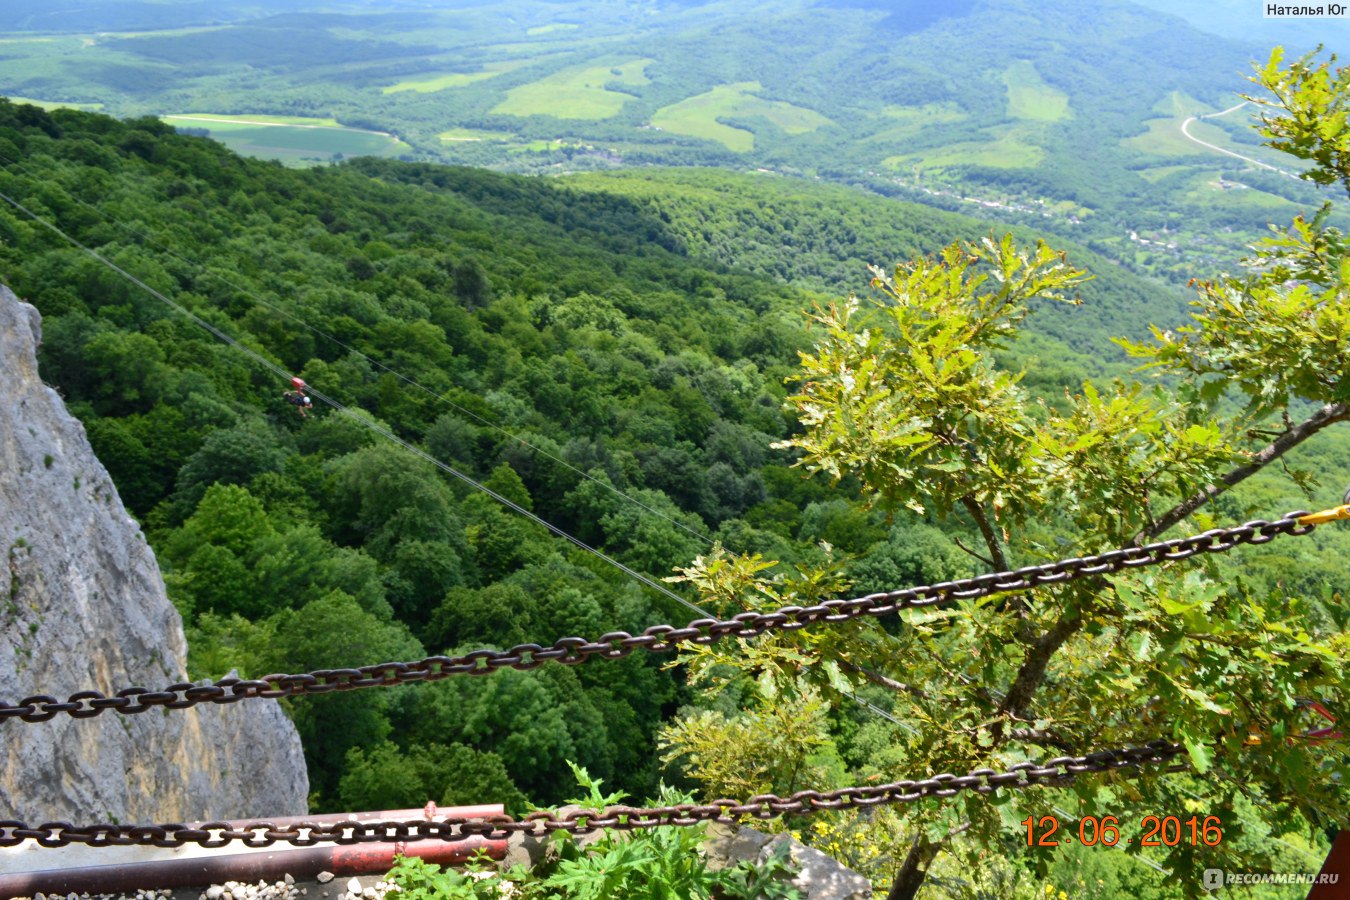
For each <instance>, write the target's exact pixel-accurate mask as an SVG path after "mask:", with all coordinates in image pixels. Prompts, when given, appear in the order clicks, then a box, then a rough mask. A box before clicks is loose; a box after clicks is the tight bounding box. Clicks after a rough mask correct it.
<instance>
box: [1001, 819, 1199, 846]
mask: <svg viewBox="0 0 1350 900" xmlns="http://www.w3.org/2000/svg"><path fill="white" fill-rule="evenodd" d="M1022 826H1023V827H1024V828H1026V830H1027V846H1028V847H1058V846H1059V845H1060V844H1061V843H1064V844H1082V845H1083V846H1085V847H1098V846H1100V847H1114V846H1116V845H1118V844H1138V845H1139V846H1140V847H1176V846H1180V845H1188V846H1191V847H1200V846H1204V847H1214V846H1217V845H1218V844H1219V843H1221V842H1222V841H1223V822H1221V821H1220V820H1219V817H1218V816H1152V815H1149V816H1144V817H1143V818H1142V819H1140V820H1139V822H1138V823H1134V822H1128V823H1121V822H1120V820H1119V819H1117V818H1116V817H1115V816H1083V817H1082V818H1080V819H1078V820H1077V821H1073V820H1070V821H1067V822H1061V821H1060V819H1059V817H1058V816H1052V815H1045V816H1040V817H1039V818H1038V817H1036V816H1027V817H1026V818H1025V819H1023V820H1022Z"/></svg>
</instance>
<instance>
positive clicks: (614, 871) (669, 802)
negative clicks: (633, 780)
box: [387, 765, 800, 900]
mask: <svg viewBox="0 0 1350 900" xmlns="http://www.w3.org/2000/svg"><path fill="white" fill-rule="evenodd" d="M571 768H572V771H573V773H574V774H575V776H576V779H577V782H578V783H579V784H580V785H581V787H582V788H583V790H584V791H585V796H583V797H579V798H575V799H573V800H571V801H569V802H571V803H573V804H577V805H579V806H581V807H582V808H583V809H587V810H596V811H599V810H603V809H605V808H607V807H610V806H614V805H615V804H618V803H620V802H621V801H622V800H623V799H624V796H625V795H624V794H623V793H621V792H620V793H609V794H607V793H604V792H602V791H601V785H602V782H601V781H600V780H599V779H593V778H591V776H590V775H589V773H587V771H586V770H585V769H584V768H581V767H578V766H575V765H573V766H571ZM688 802H690V798H689V795H687V794H681V793H680V792H678V791H675V790H672V789H670V788H665V787H663V788H662V789H661V792H660V794H659V795H658V796H657V797H655V798H653V803H654V804H656V805H661V806H674V805H677V804H680V803H688ZM704 831H705V828H703V827H681V828H653V829H643V830H640V831H633V832H618V831H614V830H612V829H604V830H603V831H602V832H601V834H600V836H599V837H598V838H594V839H590V840H588V841H587V842H586V844H585V846H584V847H583V846H582V845H580V844H579V843H578V842H577V841H576V840H575V838H573V837H572V836H571V835H569V834H567V833H566V832H557V833H556V834H555V835H554V837H553V842H552V843H553V846H552V852H551V854H550V856H549V858H548V859H547V860H546V861H545V862H544V863H543V864H542V865H540V866H538V867H536V868H535V869H534V871H527V870H525V869H524V868H523V867H520V866H517V867H514V868H512V869H510V870H508V871H506V872H498V871H496V870H494V869H490V868H486V867H485V866H483V865H481V864H471V865H470V866H469V867H467V869H466V870H465V871H464V872H463V873H457V872H453V871H444V870H442V869H441V868H440V867H438V866H433V865H430V864H428V863H425V862H423V861H421V860H419V859H415V858H406V857H404V858H401V859H399V860H398V862H397V863H396V864H395V867H394V868H393V869H392V870H391V871H390V873H389V875H388V876H387V878H388V880H389V882H390V883H392V884H395V885H398V887H399V889H400V891H401V892H402V893H404V894H407V895H409V896H412V897H418V898H425V900H433V898H434V900H457V898H464V900H469V898H476V897H492V898H497V897H519V898H521V900H531V898H539V900H543V898H555V900H608V898H611V897H650V898H652V900H698V898H705V900H707V898H712V897H717V898H726V900H774V898H782V900H793V898H797V897H799V896H800V893H799V892H798V891H797V889H796V888H795V887H793V886H792V885H791V884H789V883H787V880H788V879H790V878H791V877H792V875H793V874H794V872H793V869H792V867H791V865H790V861H789V860H788V859H787V858H786V853H785V852H779V853H777V854H775V855H774V856H772V857H771V858H770V859H768V860H766V861H765V862H764V863H758V864H757V863H751V862H749V861H743V862H740V863H738V864H737V865H736V866H734V867H731V868H728V869H722V870H720V871H717V872H714V871H710V870H709V869H708V866H707V860H706V859H705V858H704V855H703V850H702V846H701V845H702V843H703V839H704ZM785 850H786V848H784V851H785Z"/></svg>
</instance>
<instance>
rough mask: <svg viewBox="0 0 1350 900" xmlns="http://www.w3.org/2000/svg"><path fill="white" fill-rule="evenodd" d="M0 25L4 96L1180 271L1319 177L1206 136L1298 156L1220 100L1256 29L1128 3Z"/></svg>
mask: <svg viewBox="0 0 1350 900" xmlns="http://www.w3.org/2000/svg"><path fill="white" fill-rule="evenodd" d="M0 35H5V36H7V37H6V43H5V44H4V45H3V52H0V93H4V94H6V95H8V96H10V97H12V98H31V99H34V100H36V101H41V102H42V103H45V104H49V105H50V104H72V105H75V106H78V107H82V108H96V109H101V110H103V111H106V112H109V113H111V114H114V115H118V116H141V115H155V116H160V117H170V118H168V119H167V120H168V121H170V122H171V123H174V124H176V125H178V126H180V127H183V128H185V129H199V130H207V131H209V133H210V134H211V135H212V136H213V137H215V138H217V139H219V140H222V141H224V142H226V143H227V144H229V145H230V146H232V147H234V148H235V149H237V150H239V151H240V152H244V153H247V154H252V155H258V156H264V157H273V158H278V159H282V160H285V161H286V162H287V163H288V164H294V165H315V164H324V163H328V162H332V161H335V160H341V159H342V158H344V157H349V156H354V155H358V154H362V153H369V154H372V155H384V156H388V157H398V158H402V159H407V160H423V161H436V162H446V163H452V164H460V165H473V166H483V167H490V168H494V169H497V170H504V171H513V172H532V173H547V174H558V173H575V172H586V171H610V170H614V169H617V168H630V167H640V166H649V165H666V166H706V167H717V168H724V169H733V170H739V171H747V172H749V171H771V172H775V173H779V174H783V175H787V176H791V177H797V178H803V179H805V180H808V181H812V180H815V179H820V180H824V181H831V182H836V183H844V184H851V185H857V186H862V187H865V188H866V189H868V190H869V191H873V192H877V193H882V194H886V195H891V196H898V197H901V198H904V199H910V200H917V201H919V202H922V203H926V204H929V205H934V206H938V207H942V208H947V209H952V210H957V211H963V212H966V213H968V214H973V215H977V216H980V217H992V218H997V219H999V220H1000V221H1004V222H1009V223H1013V224H1021V225H1026V226H1030V227H1032V228H1034V229H1036V230H1037V231H1038V232H1040V233H1052V234H1055V235H1057V236H1059V237H1061V238H1064V239H1067V240H1069V241H1071V242H1076V243H1079V244H1086V245H1088V246H1090V247H1091V248H1092V249H1093V250H1095V251H1097V252H1098V253H1100V254H1102V255H1103V256H1105V257H1107V258H1109V259H1114V260H1116V261H1118V262H1119V263H1121V264H1122V265H1123V266H1125V267H1127V268H1129V269H1131V270H1133V271H1136V272H1141V273H1145V274H1152V275H1157V276H1161V277H1165V278H1168V279H1171V280H1173V281H1175V282H1176V283H1178V284H1184V283H1185V282H1186V281H1187V280H1188V279H1189V278H1191V277H1192V276H1193V275H1194V274H1195V273H1196V271H1197V270H1201V271H1209V270H1211V269H1214V268H1219V267H1224V266H1228V265H1230V264H1231V262H1232V260H1233V259H1234V258H1235V257H1236V256H1237V255H1238V254H1239V253H1241V252H1242V250H1243V249H1244V247H1245V243H1244V242H1245V240H1246V236H1247V235H1250V234H1253V233H1257V232H1259V231H1260V230H1261V229H1262V228H1263V227H1264V224H1265V223H1266V222H1267V221H1270V220H1272V219H1287V218H1289V217H1291V216H1292V215H1293V214H1294V213H1295V212H1296V211H1297V209H1298V208H1299V207H1301V206H1307V205H1309V204H1313V203H1316V202H1318V200H1319V199H1320V198H1321V196H1322V194H1321V192H1319V191H1318V189H1317V188H1316V187H1314V186H1313V185H1311V184H1309V183H1307V182H1304V181H1300V180H1297V179H1295V178H1291V177H1287V175H1286V174H1283V173H1281V172H1276V171H1270V170H1269V169H1262V168H1259V167H1258V166H1254V165H1252V164H1250V163H1248V162H1244V161H1242V160H1239V159H1236V158H1233V157H1231V156H1226V155H1224V151H1229V152H1238V153H1240V154H1242V155H1245V156H1251V157H1252V158H1254V159H1256V160H1257V161H1258V162H1259V163H1262V164H1264V165H1267V166H1271V165H1274V166H1276V167H1277V168H1281V169H1283V170H1284V172H1286V173H1295V172H1297V171H1299V170H1300V169H1301V168H1302V167H1303V166H1304V164H1303V163H1301V162H1299V161H1296V160H1292V159H1289V158H1282V157H1280V156H1279V154H1275V153H1272V152H1271V151H1269V150H1268V149H1267V148H1264V147H1262V146H1261V145H1260V143H1259V141H1257V140H1256V139H1255V138H1254V136H1253V135H1252V132H1251V129H1250V127H1249V126H1250V124H1251V112H1252V108H1251V107H1250V106H1244V107H1237V106H1235V104H1238V103H1239V102H1240V97H1239V94H1240V93H1241V92H1242V91H1243V90H1244V89H1246V88H1247V87H1248V85H1246V84H1245V83H1244V82H1242V80H1241V78H1240V73H1242V72H1246V71H1249V70H1250V67H1251V65H1252V63H1253V61H1254V60H1257V59H1259V58H1261V57H1262V55H1263V54H1264V53H1265V52H1267V51H1268V49H1269V46H1268V44H1269V40H1267V41H1262V42H1261V43H1259V44H1253V43H1252V42H1251V41H1250V40H1245V41H1244V40H1236V39H1233V38H1221V37H1217V36H1215V35H1213V34H1208V33H1205V32H1204V31H1201V30H1198V29H1197V28H1196V26H1194V25H1193V24H1191V23H1189V22H1187V21H1184V20H1182V19H1180V18H1173V17H1172V16H1170V15H1168V14H1166V13H1163V12H1160V11H1159V10H1157V9H1147V8H1144V7H1141V6H1138V5H1135V4H1133V3H1129V2H1120V0H1097V2H1094V3H1091V4H1083V3H1078V2H1074V0H1038V2H1030V0H986V2H980V3H975V2H966V0H963V2H937V0H902V2H894V3H876V2H870V0H773V2H767V3H766V2H754V0H710V2H698V3H685V2H666V0H660V2H656V0H585V2H573V3H566V4H560V3H556V2H547V0H509V2H502V3H494V4H482V3H475V2H462V3H460V2H453V3H443V4H438V5H437V6H436V8H434V9H422V8H419V6H417V5H414V4H405V3H403V2H400V0H383V2H379V3H368V4H339V3H332V2H326V0H309V2H302V0H294V2H292V0H284V2H282V0H276V2H273V0H223V2H221V3H218V4H196V3H191V4H182V3H176V4H173V5H172V7H171V8H169V9H166V8H163V7H162V5H160V4H104V5H100V6H94V7H89V6H87V5H84V4H65V3H62V4H59V5H56V6H53V5H51V4H46V3H40V4H31V3H28V2H15V3H12V4H8V5H7V8H6V9H5V10H0ZM1314 46H1315V44H1312V43H1308V44H1306V45H1304V44H1300V45H1298V46H1291V47H1290V50H1291V52H1292V53H1297V52H1303V51H1307V50H1311V49H1313V47H1314ZM972 48H977V49H975V50H974V51H972ZM1331 49H1336V48H1334V47H1332V48H1331ZM204 114H205V115H211V116H218V117H226V118H232V119H235V120H237V121H230V122H217V123H215V124H212V123H210V122H202V121H192V118H195V117H201V116H202V115H204ZM184 116H186V117H188V118H187V119H184V118H180V117H184ZM1192 116H1199V117H1204V118H1203V120H1201V121H1196V122H1193V123H1191V126H1190V127H1191V128H1192V133H1193V135H1194V137H1193V138H1188V137H1186V136H1185V135H1184V134H1183V133H1182V131H1181V126H1182V125H1183V124H1184V123H1185V122H1186V120H1187V119H1188V118H1189V117H1192ZM259 121H261V122H262V123H263V126H261V127H260V126H259V125H258V122H259ZM339 124H340V125H342V126H348V128H349V129H360V130H363V131H369V132H375V133H374V134H361V133H358V132H354V131H350V130H347V131H344V130H342V129H340V128H338V127H336V126H338V125H339ZM1196 140H1203V141H1205V142H1206V143H1208V144H1210V145H1212V146H1213V147H1218V148H1220V149H1219V150H1217V151H1216V150H1213V149H1209V148H1206V147H1205V146H1203V145H1201V144H1199V143H1196V142H1195V141H1196Z"/></svg>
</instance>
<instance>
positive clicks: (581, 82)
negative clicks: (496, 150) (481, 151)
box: [492, 59, 651, 119]
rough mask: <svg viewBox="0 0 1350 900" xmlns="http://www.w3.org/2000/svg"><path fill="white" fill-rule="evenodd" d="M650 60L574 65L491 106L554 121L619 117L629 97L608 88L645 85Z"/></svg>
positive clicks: (505, 112) (499, 111)
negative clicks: (549, 117) (553, 119)
mask: <svg viewBox="0 0 1350 900" xmlns="http://www.w3.org/2000/svg"><path fill="white" fill-rule="evenodd" d="M650 62H651V60H650V59H630V60H627V61H626V62H621V63H614V64H607V63H599V64H595V65H588V66H574V67H571V68H567V69H563V70H561V71H558V72H554V73H553V74H552V75H549V76H548V77H547V78H541V79H540V80H538V81H532V82H530V83H529V84H522V85H520V86H519V87H515V88H512V89H511V90H509V91H507V92H506V99H505V100H503V101H502V102H501V103H498V104H497V105H496V106H495V107H493V109H492V112H493V113H495V114H496V115H501V116H553V117H554V118H557V119H608V118H610V117H611V116H615V115H618V113H619V111H620V110H621V109H623V105H624V104H625V103H627V102H628V101H629V100H632V99H633V96H632V95H631V94H626V93H624V92H622V91H616V90H611V89H610V87H609V85H633V86H637V85H643V84H647V83H648V79H647V76H646V74H645V72H644V70H645V69H646V68H647V65H648V64H649V63H650Z"/></svg>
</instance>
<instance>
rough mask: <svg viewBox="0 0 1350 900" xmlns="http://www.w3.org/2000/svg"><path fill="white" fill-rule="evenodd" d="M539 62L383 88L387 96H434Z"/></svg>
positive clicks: (506, 63)
mask: <svg viewBox="0 0 1350 900" xmlns="http://www.w3.org/2000/svg"><path fill="white" fill-rule="evenodd" d="M533 62H538V60H537V59H508V60H502V61H501V62H494V63H490V64H488V65H486V66H484V67H483V68H481V69H479V70H478V71H477V72H449V73H447V74H444V75H433V76H431V77H429V78H414V79H409V80H407V81H400V82H399V83H398V84H391V85H389V86H388V87H385V88H381V92H382V93H385V94H397V93H398V92H399V91H416V92H417V93H419V94H434V93H436V92H437V91H444V90H446V89H448V88H457V87H466V86H468V85H471V84H475V83H477V82H479V81H486V80H487V79H489V78H496V77H497V76H498V75H505V74H506V73H507V72H511V71H514V70H516V69H519V68H520V67H521V66H524V65H526V64H529V63H533Z"/></svg>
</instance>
